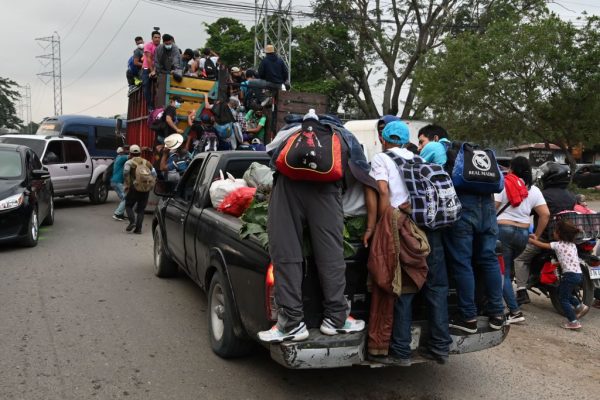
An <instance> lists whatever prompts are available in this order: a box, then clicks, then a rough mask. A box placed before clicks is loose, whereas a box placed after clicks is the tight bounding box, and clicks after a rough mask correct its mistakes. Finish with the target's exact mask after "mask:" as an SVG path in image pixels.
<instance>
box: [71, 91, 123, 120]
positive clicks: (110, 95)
mask: <svg viewBox="0 0 600 400" xmlns="http://www.w3.org/2000/svg"><path fill="white" fill-rule="evenodd" d="M127 86H129V85H125V86H123V87H120V88H119V89H118V90H116V91H115V92H114V93H112V94H109V95H108V96H106V97H105V98H103V99H102V100H100V101H99V102H97V103H96V104H94V105H93V106H89V107H88V108H84V109H83V110H80V111H77V112H76V113H74V114H81V113H84V112H86V111H88V110H91V109H92V108H95V107H98V106H99V105H100V104H102V103H104V102H106V101H108V100H110V99H111V98H113V97H115V96H116V95H118V94H119V93H121V92H122V91H123V90H124V89H125V88H126V87H127Z"/></svg>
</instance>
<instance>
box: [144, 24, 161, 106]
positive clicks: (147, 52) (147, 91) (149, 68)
mask: <svg viewBox="0 0 600 400" xmlns="http://www.w3.org/2000/svg"><path fill="white" fill-rule="evenodd" d="M150 37H151V38H152V40H151V41H149V42H148V43H146V44H145V45H144V59H143V61H142V87H143V88H144V98H145V99H146V106H147V108H148V112H152V110H154V98H153V96H152V80H151V79H154V77H155V76H156V69H155V63H154V54H155V52H156V47H157V46H158V45H159V44H160V32H159V31H152V34H151V35H150Z"/></svg>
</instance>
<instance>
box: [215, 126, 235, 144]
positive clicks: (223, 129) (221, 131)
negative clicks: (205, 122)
mask: <svg viewBox="0 0 600 400" xmlns="http://www.w3.org/2000/svg"><path fill="white" fill-rule="evenodd" d="M215 130H216V131H217V135H218V136H219V139H221V140H225V139H229V138H230V137H231V135H233V124H232V123H231V122H230V123H228V124H224V125H219V124H215Z"/></svg>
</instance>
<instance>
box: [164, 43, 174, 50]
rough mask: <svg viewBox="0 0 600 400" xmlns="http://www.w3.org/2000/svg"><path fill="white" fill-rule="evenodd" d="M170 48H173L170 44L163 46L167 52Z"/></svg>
mask: <svg viewBox="0 0 600 400" xmlns="http://www.w3.org/2000/svg"><path fill="white" fill-rule="evenodd" d="M172 47H173V45H172V44H165V49H167V50H171V48H172Z"/></svg>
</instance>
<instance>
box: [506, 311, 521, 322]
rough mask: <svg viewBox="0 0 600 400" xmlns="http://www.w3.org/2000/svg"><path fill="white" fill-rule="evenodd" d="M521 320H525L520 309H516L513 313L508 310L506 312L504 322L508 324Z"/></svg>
mask: <svg viewBox="0 0 600 400" xmlns="http://www.w3.org/2000/svg"><path fill="white" fill-rule="evenodd" d="M523 321H525V317H524V316H523V313H522V312H521V311H517V312H514V313H513V312H509V313H508V314H506V323H507V324H508V325H510V324H516V323H519V322H523Z"/></svg>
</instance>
